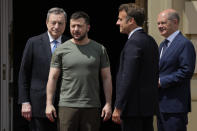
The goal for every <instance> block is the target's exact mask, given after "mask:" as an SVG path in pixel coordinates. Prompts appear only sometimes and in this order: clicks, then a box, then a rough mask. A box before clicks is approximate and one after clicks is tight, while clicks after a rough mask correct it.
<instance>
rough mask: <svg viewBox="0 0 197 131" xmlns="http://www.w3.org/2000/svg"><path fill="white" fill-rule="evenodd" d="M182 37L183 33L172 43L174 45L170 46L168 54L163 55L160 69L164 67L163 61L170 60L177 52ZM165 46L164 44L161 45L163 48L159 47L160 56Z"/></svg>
mask: <svg viewBox="0 0 197 131" xmlns="http://www.w3.org/2000/svg"><path fill="white" fill-rule="evenodd" d="M181 36H182V34H181V32H180V33H179V34H178V35H177V36H176V37H175V38H174V40H173V41H172V43H171V44H170V46H169V47H168V49H167V50H166V52H165V53H164V54H163V55H162V57H161V58H160V61H159V66H160V68H161V67H162V65H163V61H164V60H165V59H168V58H169V57H170V56H171V55H172V53H173V52H174V50H176V48H177V46H178V45H179V41H180V37H181ZM162 46H163V43H162V44H161V46H160V47H159V54H161V48H162Z"/></svg>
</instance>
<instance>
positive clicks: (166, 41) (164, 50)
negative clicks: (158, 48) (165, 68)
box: [161, 39, 169, 57]
mask: <svg viewBox="0 0 197 131" xmlns="http://www.w3.org/2000/svg"><path fill="white" fill-rule="evenodd" d="M168 42H169V40H167V39H165V40H164V42H163V50H162V56H163V54H164V53H165V52H166V49H167V48H168ZM162 56H161V57H162Z"/></svg>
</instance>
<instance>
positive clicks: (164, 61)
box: [159, 33, 196, 113]
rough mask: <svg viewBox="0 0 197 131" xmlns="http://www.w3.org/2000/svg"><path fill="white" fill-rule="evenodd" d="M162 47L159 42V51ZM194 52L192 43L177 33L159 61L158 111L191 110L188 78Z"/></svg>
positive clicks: (193, 66) (189, 78)
mask: <svg viewBox="0 0 197 131" xmlns="http://www.w3.org/2000/svg"><path fill="white" fill-rule="evenodd" d="M162 47H163V43H161V45H160V47H159V52H161V49H162ZM195 60H196V54H195V49H194V47H193V44H192V43H191V42H190V41H189V40H188V39H186V38H185V37H184V36H183V35H182V34H181V33H179V34H178V35H177V36H176V37H175V38H174V40H173V41H172V43H171V45H170V46H169V47H168V48H167V50H166V51H165V53H164V54H163V55H162V57H161V58H160V62H159V70H160V73H159V78H160V83H161V88H160V89H159V105H160V111H161V112H165V113H182V112H190V111H191V93H190V80H191V77H192V75H193V72H194V69H195Z"/></svg>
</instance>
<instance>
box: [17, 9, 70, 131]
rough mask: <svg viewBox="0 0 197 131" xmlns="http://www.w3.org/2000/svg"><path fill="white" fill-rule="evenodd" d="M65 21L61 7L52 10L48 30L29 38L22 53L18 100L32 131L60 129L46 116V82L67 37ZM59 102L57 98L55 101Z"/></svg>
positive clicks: (48, 18)
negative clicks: (51, 63) (52, 58)
mask: <svg viewBox="0 0 197 131" xmlns="http://www.w3.org/2000/svg"><path fill="white" fill-rule="evenodd" d="M66 21H67V14H66V12H65V11H64V10H63V9H62V8H57V7H55V8H51V9H49V11H48V13H47V19H46V26H47V31H46V32H45V33H42V34H40V35H38V36H34V37H31V38H29V39H28V41H27V44H26V47H25V50H24V53H23V58H22V62H21V67H20V72H19V81H18V84H19V98H18V103H19V104H21V107H22V108H21V115H22V116H23V117H24V118H25V119H26V120H28V121H29V125H30V131H56V130H57V127H56V123H51V122H50V121H49V120H48V119H47V118H46V115H45V108H46V84H47V80H48V75H49V69H50V61H51V56H52V52H53V50H54V47H56V46H59V45H60V44H61V43H63V42H65V41H66V40H67V39H68V38H67V37H66V36H64V35H63V33H64V30H65V27H66ZM54 40H55V41H56V44H55V43H54V42H53V41H54ZM59 84H60V83H59ZM56 98H58V95H57V97H56ZM57 101H58V99H55V101H54V102H55V103H57Z"/></svg>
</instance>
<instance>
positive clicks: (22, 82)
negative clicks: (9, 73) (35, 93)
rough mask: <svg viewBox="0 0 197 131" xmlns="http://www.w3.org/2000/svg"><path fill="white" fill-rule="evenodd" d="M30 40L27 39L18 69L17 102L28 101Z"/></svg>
mask: <svg viewBox="0 0 197 131" xmlns="http://www.w3.org/2000/svg"><path fill="white" fill-rule="evenodd" d="M32 54H33V53H32V41H31V40H30V39H29V40H28V41H27V43H26V47H25V50H24V53H23V58H22V62H21V66H20V71H19V79H18V86H19V87H18V88H19V99H18V103H19V104H21V103H23V102H30V96H29V95H30V94H29V92H30V83H31V72H32Z"/></svg>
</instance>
